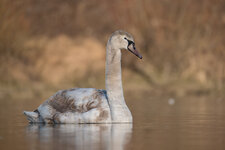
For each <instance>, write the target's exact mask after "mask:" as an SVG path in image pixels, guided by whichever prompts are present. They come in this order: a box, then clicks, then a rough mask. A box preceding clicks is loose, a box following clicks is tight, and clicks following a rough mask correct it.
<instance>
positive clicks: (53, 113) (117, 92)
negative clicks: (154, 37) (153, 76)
mask: <svg viewBox="0 0 225 150" xmlns="http://www.w3.org/2000/svg"><path fill="white" fill-rule="evenodd" d="M123 49H126V50H129V51H130V52H132V53H133V54H135V55H136V56H137V57H139V58H140V59H142V56H141V55H140V54H139V53H138V51H137V50H136V48H135V43H134V39H133V37H132V36H131V35H130V34H129V33H127V32H124V31H121V30H119V31H115V32H114V33H113V34H112V35H111V37H110V38H109V40H108V43H107V46H106V71H105V77H106V79H105V86H106V90H98V89H94V88H72V89H68V90H60V91H58V92H56V93H55V94H54V95H53V96H51V97H49V99H47V100H46V101H45V102H44V103H43V104H41V105H40V106H39V107H38V108H37V109H36V110H35V111H33V112H29V111H24V114H25V115H26V116H27V119H28V120H29V121H30V122H33V123H131V122H132V121H133V120H132V115H131V112H130V110H129V109H128V107H127V105H126V102H125V100H124V96H123V88H122V81H121V50H123Z"/></svg>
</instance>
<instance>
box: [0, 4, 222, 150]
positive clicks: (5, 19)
mask: <svg viewBox="0 0 225 150" xmlns="http://www.w3.org/2000/svg"><path fill="white" fill-rule="evenodd" d="M118 29H122V30H125V31H127V32H129V33H131V34H132V35H133V36H134V38H135V42H136V47H137V49H138V50H139V52H140V53H141V54H142V55H143V59H142V60H140V59H138V58H137V57H135V56H134V55H133V54H131V53H129V52H127V51H124V52H122V53H123V56H122V71H123V87H124V95H125V99H126V102H127V105H128V107H129V108H130V110H131V112H132V115H133V118H134V123H133V128H127V127H125V128H127V129H130V131H127V132H128V133H126V134H127V136H121V135H119V134H115V133H114V131H115V132H117V131H119V132H120V130H118V129H117V128H115V130H114V129H113V126H112V127H111V126H107V125H103V127H101V126H100V125H84V126H79V125H75V126H72V128H71V126H69V128H67V126H58V127H57V126H50V127H49V126H47V125H46V126H38V125H33V126H32V125H29V124H28V122H27V120H26V118H25V117H24V115H23V114H22V112H23V111H24V110H30V111H32V110H35V109H36V108H37V106H39V105H40V104H41V103H42V102H43V101H45V100H46V99H47V98H48V97H49V96H51V95H53V94H54V93H55V92H56V91H58V90H60V89H68V88H72V87H85V88H87V87H94V88H99V89H104V88H105V47H106V43H107V40H108V38H109V36H110V35H111V34H112V32H114V31H115V30H118ZM224 106H225V1H224V0H89V1H88V0H48V1H46V0H0V120H1V122H2V123H1V124H0V147H1V149H15V148H16V149H23V150H25V149H48V150H49V149H53V148H54V150H55V149H65V148H71V149H74V148H75V149H76V148H77V149H79V144H81V147H83V149H85V146H89V145H91V146H90V147H92V148H96V146H97V148H96V149H100V148H98V146H99V147H102V146H103V148H102V149H104V146H106V147H110V143H112V141H113V140H115V141H118V142H119V143H120V144H121V145H120V146H121V147H123V146H125V148H126V149H151V148H152V149H158V150H159V149H168V150H174V149H183V150H186V149H187V150H189V149H192V150H193V149H197V150H211V149H215V148H216V149H218V150H220V149H221V150H224V149H225V145H224V141H225V140H224V137H225V132H224V131H225V120H224V118H225V115H224V114H225V109H224V108H225V107H224ZM131 126H132V125H131ZM119 127H120V126H119ZM32 131H33V132H32ZM105 131H106V135H107V136H106V137H112V138H113V135H114V137H115V139H110V138H109V139H108V140H109V141H107V140H105V139H107V138H105V136H99V135H102V132H103V133H105ZM112 131H113V132H112ZM123 131H124V130H122V131H121V133H123ZM79 133H80V134H81V135H83V137H82V136H81V137H82V138H80V135H79ZM124 134H125V133H124ZM126 134H125V135H126ZM90 135H92V136H93V137H94V139H97V140H99V142H97V143H96V141H95V140H91V139H89V137H90ZM103 135H104V134H103ZM118 137H122V138H124V141H126V142H124V141H123V140H121V139H120V138H118ZM77 140H78V143H76V142H74V141H77ZM91 142H93V143H91ZM123 142H124V143H123ZM12 143H13V144H12ZM116 145H118V144H116ZM77 146H78V147H77ZM90 147H89V148H87V149H90ZM111 147H112V145H111ZM112 149H113V148H112ZM121 149H122V148H121Z"/></svg>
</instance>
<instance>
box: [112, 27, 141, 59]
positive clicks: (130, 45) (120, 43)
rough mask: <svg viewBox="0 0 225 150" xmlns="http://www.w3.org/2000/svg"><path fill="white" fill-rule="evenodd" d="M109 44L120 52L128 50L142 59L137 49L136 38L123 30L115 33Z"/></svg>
mask: <svg viewBox="0 0 225 150" xmlns="http://www.w3.org/2000/svg"><path fill="white" fill-rule="evenodd" d="M109 42H110V43H111V46H112V47H113V48H115V49H120V50H124V49H125V50H128V51H130V52H131V53H133V54H134V55H136V56H137V57H138V58H140V59H142V56H141V54H140V53H139V52H138V51H137V49H136V47H135V42H134V38H133V37H132V35H130V34H129V33H127V32H125V31H122V30H118V31H115V32H114V33H113V34H112V36H111V38H110V40H109Z"/></svg>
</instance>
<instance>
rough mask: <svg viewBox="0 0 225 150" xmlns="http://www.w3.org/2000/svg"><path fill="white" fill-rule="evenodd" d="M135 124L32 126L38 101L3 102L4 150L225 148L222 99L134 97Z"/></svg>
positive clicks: (0, 138)
mask: <svg viewBox="0 0 225 150" xmlns="http://www.w3.org/2000/svg"><path fill="white" fill-rule="evenodd" d="M127 103H128V105H129V107H130V109H131V111H132V114H133V116H134V123H133V124H113V125H111V124H80V125H31V124H28V122H27V120H26V119H25V117H24V116H23V114H22V111H23V110H32V109H34V108H35V107H37V106H38V105H39V104H40V101H38V100H36V101H29V100H27V101H25V100H23V102H20V101H19V100H17V101H16V100H5V99H1V100H0V121H1V123H0V149H1V150H10V149H21V150H27V149H29V150H33V149H42V150H45V149H46V150H51V149H54V150H61V149H74V150H79V149H81V150H90V149H93V150H95V149H96V150H98V149H115V150H119V149H127V150H130V149H135V150H140V149H143V150H146V149H155V150H163V149H166V150H180V149H182V150H189V149H190V150H211V149H213V150H214V149H216V150H224V149H225V102H224V99H222V98H209V97H207V96H204V97H190V98H181V99H169V98H168V97H166V96H165V97H163V98H162V97H161V98H154V97H153V98H149V97H148V98H146V99H143V98H142V99H136V98H133V99H132V98H131V99H130V100H129V101H127Z"/></svg>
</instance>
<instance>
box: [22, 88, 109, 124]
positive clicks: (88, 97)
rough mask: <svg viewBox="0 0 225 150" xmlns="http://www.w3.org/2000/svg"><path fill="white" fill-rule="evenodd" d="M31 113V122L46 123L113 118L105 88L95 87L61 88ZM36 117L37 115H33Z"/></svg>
mask: <svg viewBox="0 0 225 150" xmlns="http://www.w3.org/2000/svg"><path fill="white" fill-rule="evenodd" d="M31 113H37V114H38V115H36V116H37V118H36V121H35V118H30V119H29V112H25V115H27V116H28V119H29V120H30V121H31V122H45V123H89V122H92V123H103V122H105V123H107V122H109V121H110V120H111V116H110V109H109V105H108V100H107V95H106V91H105V90H98V89H94V88H73V89H68V90H60V91H58V92H56V93H55V94H54V95H53V96H51V97H50V98H49V99H47V100H46V101H45V102H44V103H43V104H41V105H40V106H39V107H38V109H37V110H36V111H34V112H31ZM33 116H34V117H35V115H33Z"/></svg>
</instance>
